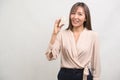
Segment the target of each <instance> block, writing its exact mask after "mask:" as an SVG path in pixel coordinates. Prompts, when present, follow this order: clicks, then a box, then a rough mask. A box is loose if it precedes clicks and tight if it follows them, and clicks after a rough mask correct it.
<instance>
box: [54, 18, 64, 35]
mask: <svg viewBox="0 0 120 80" xmlns="http://www.w3.org/2000/svg"><path fill="white" fill-rule="evenodd" d="M60 22H61V19H57V20H56V21H55V24H54V30H53V34H58V32H59V31H60V30H61V27H62V26H63V25H64V24H60Z"/></svg>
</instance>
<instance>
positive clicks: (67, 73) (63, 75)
mask: <svg viewBox="0 0 120 80" xmlns="http://www.w3.org/2000/svg"><path fill="white" fill-rule="evenodd" d="M83 71H84V69H69V68H61V69H60V71H59V73H58V76H57V78H58V80H83ZM87 80H93V76H92V74H91V72H90V70H89V75H88V76H87Z"/></svg>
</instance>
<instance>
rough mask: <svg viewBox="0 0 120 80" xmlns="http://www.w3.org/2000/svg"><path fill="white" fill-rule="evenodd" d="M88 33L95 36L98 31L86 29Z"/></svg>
mask: <svg viewBox="0 0 120 80" xmlns="http://www.w3.org/2000/svg"><path fill="white" fill-rule="evenodd" d="M87 32H88V34H89V35H91V36H93V37H97V36H98V32H97V31H95V30H87Z"/></svg>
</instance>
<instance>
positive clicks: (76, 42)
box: [71, 28, 86, 45]
mask: <svg viewBox="0 0 120 80" xmlns="http://www.w3.org/2000/svg"><path fill="white" fill-rule="evenodd" d="M85 29H86V28H84V29H83V30H82V31H81V32H80V33H79V36H78V39H77V41H76V40H75V36H74V33H73V32H72V31H71V33H72V38H73V41H74V44H75V45H77V44H78V42H79V41H80V38H81V35H82V33H83V32H84V31H85Z"/></svg>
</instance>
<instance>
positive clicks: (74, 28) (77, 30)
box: [73, 26, 84, 33]
mask: <svg viewBox="0 0 120 80" xmlns="http://www.w3.org/2000/svg"><path fill="white" fill-rule="evenodd" d="M83 30H84V27H83V26H80V27H73V32H75V33H76V32H77V33H79V32H81V31H83Z"/></svg>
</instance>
